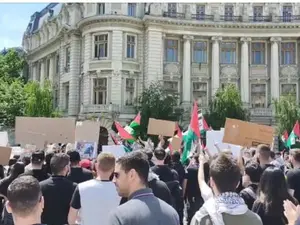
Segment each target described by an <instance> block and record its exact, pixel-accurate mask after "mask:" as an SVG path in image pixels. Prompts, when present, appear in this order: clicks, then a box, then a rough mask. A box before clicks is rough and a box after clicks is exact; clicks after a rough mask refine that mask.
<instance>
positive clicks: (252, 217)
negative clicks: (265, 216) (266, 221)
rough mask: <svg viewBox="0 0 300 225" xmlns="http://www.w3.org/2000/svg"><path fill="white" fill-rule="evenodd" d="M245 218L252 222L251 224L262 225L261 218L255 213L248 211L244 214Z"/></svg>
mask: <svg viewBox="0 0 300 225" xmlns="http://www.w3.org/2000/svg"><path fill="white" fill-rule="evenodd" d="M245 216H246V217H247V218H248V219H249V220H251V221H252V224H257V225H260V224H262V221H261V218H260V216H259V215H257V214H256V213H254V212H252V211H251V210H248V211H247V212H246V213H245Z"/></svg>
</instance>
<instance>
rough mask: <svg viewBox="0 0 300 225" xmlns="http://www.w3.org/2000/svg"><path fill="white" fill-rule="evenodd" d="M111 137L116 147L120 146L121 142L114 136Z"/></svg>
mask: <svg viewBox="0 0 300 225" xmlns="http://www.w3.org/2000/svg"><path fill="white" fill-rule="evenodd" d="M110 137H111V139H112V140H113V142H114V144H115V145H119V141H118V140H117V138H116V137H115V136H114V135H113V134H110Z"/></svg>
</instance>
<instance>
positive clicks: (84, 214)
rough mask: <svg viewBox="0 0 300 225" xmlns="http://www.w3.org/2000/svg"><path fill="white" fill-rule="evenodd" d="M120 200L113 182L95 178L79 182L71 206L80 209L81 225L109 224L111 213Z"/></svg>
mask: <svg viewBox="0 0 300 225" xmlns="http://www.w3.org/2000/svg"><path fill="white" fill-rule="evenodd" d="M120 200H121V198H120V197H119V195H118V192H117V190H116V187H115V184H114V183H113V182H111V181H100V180H96V179H93V180H89V181H86V182H83V183H80V184H78V186H77V188H76V190H75V192H74V195H73V198H72V201H71V206H72V207H73V208H74V209H80V224H81V225H109V224H108V217H109V214H110V212H111V211H112V210H114V209H116V208H117V207H118V206H119V204H120Z"/></svg>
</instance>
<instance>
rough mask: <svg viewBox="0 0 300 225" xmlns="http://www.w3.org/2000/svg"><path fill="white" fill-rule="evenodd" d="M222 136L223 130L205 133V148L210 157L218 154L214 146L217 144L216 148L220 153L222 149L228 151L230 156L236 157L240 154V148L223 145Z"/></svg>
mask: <svg viewBox="0 0 300 225" xmlns="http://www.w3.org/2000/svg"><path fill="white" fill-rule="evenodd" d="M223 136H224V129H223V130H212V131H206V147H207V148H208V150H209V152H210V153H211V154H212V155H214V154H216V153H218V150H217V148H216V146H215V144H217V146H218V147H219V149H220V150H221V151H222V150H224V149H230V150H231V152H232V154H233V155H234V156H235V157H238V156H239V154H240V150H241V146H239V145H232V144H227V143H223V141H222V140H223Z"/></svg>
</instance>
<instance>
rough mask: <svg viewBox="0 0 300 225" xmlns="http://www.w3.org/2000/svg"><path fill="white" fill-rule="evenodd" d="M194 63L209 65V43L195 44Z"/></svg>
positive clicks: (199, 42) (200, 42)
mask: <svg viewBox="0 0 300 225" xmlns="http://www.w3.org/2000/svg"><path fill="white" fill-rule="evenodd" d="M193 59H194V62H196V63H207V42H206V41H197V42H194V54H193Z"/></svg>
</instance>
